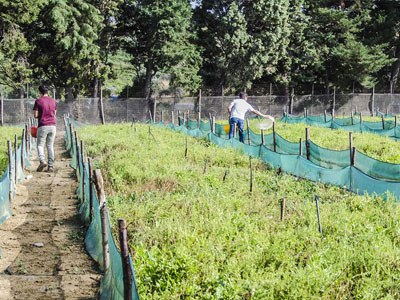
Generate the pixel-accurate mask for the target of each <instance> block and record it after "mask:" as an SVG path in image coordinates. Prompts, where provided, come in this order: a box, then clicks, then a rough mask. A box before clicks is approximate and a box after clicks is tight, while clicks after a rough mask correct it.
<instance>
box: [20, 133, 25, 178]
mask: <svg viewBox="0 0 400 300" xmlns="http://www.w3.org/2000/svg"><path fill="white" fill-rule="evenodd" d="M24 159H25V128H24V129H22V137H21V168H22V170H24V169H25V161H24Z"/></svg>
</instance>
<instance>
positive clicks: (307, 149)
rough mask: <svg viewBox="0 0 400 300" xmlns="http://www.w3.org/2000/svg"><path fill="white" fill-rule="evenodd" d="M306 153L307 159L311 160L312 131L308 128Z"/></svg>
mask: <svg viewBox="0 0 400 300" xmlns="http://www.w3.org/2000/svg"><path fill="white" fill-rule="evenodd" d="M306 153H307V159H308V160H310V131H309V128H306Z"/></svg>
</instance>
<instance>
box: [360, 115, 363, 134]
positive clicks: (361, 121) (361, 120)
mask: <svg viewBox="0 0 400 300" xmlns="http://www.w3.org/2000/svg"><path fill="white" fill-rule="evenodd" d="M362 124H363V118H362V113H361V112H360V130H361V132H362Z"/></svg>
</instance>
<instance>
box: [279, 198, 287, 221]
mask: <svg viewBox="0 0 400 300" xmlns="http://www.w3.org/2000/svg"><path fill="white" fill-rule="evenodd" d="M280 202H281V221H283V218H284V217H285V211H286V199H285V198H282V199H281V201H280Z"/></svg>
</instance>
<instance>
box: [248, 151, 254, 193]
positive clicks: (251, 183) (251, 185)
mask: <svg viewBox="0 0 400 300" xmlns="http://www.w3.org/2000/svg"><path fill="white" fill-rule="evenodd" d="M249 159H250V193H252V192H253V163H252V161H251V156H249Z"/></svg>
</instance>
